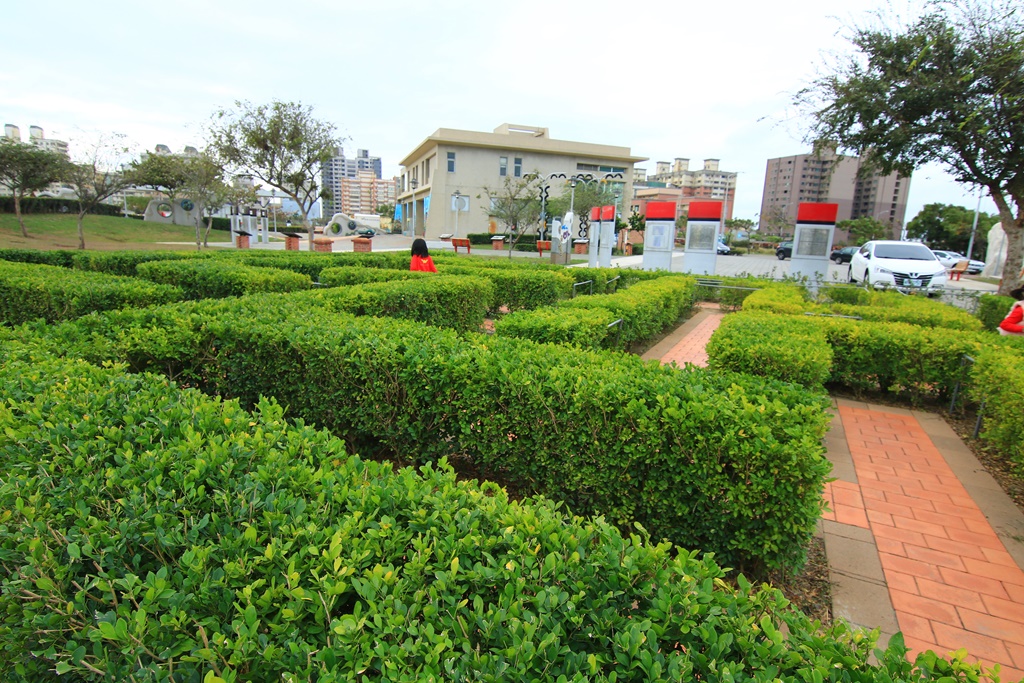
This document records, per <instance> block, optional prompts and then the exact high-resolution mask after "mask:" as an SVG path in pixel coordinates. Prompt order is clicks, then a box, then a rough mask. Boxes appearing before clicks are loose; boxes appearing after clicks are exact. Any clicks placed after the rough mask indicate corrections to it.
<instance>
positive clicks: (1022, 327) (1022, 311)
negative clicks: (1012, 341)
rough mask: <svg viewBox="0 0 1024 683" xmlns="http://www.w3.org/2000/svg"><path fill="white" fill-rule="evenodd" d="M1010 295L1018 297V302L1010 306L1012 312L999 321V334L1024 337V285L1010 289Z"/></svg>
mask: <svg viewBox="0 0 1024 683" xmlns="http://www.w3.org/2000/svg"><path fill="white" fill-rule="evenodd" d="M1010 296H1012V297H1013V298H1014V299H1016V300H1017V301H1016V303H1014V304H1013V306H1010V312H1009V313H1007V314H1006V317H1005V318H1003V322H1001V323H999V334H1005V335H1009V336H1013V337H1024V324H1021V323H1022V322H1024V287H1018V288H1017V289H1012V290H1010Z"/></svg>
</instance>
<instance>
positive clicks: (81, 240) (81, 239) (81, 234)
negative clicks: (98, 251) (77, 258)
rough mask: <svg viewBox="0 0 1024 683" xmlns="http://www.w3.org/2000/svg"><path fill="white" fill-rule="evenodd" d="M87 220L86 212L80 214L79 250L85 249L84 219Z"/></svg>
mask: <svg viewBox="0 0 1024 683" xmlns="http://www.w3.org/2000/svg"><path fill="white" fill-rule="evenodd" d="M83 218H85V211H79V212H78V248H79V249H83V250H84V249H85V230H84V229H83V228H82V219H83Z"/></svg>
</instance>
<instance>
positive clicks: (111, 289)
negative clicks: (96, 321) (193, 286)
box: [0, 261, 183, 325]
mask: <svg viewBox="0 0 1024 683" xmlns="http://www.w3.org/2000/svg"><path fill="white" fill-rule="evenodd" d="M182 296H183V294H182V291H181V290H180V289H178V288H177V287H168V286H166V285H159V284H153V283H151V282H143V281H141V280H137V279H135V278H126V277H118V276H115V275H105V274H103V273H83V272H78V271H73V270H69V269H67V268H61V267H58V266H47V265H40V264H30V263H16V262H13V261H0V322H2V323H4V324H7V325H18V324H21V323H23V322H27V321H29V320H34V319H36V318H42V319H43V320H46V321H47V322H54V321H57V320H69V319H71V318H77V317H78V316H81V315H85V314H86V313H91V312H93V311H108V310H111V309H116V308H124V307H126V306H151V305H154V304H164V303H168V302H171V301H178V300H180V299H181V298H182Z"/></svg>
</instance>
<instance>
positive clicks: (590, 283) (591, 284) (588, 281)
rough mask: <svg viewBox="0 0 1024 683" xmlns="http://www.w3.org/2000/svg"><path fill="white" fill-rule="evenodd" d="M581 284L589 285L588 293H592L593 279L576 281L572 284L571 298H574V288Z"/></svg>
mask: <svg viewBox="0 0 1024 683" xmlns="http://www.w3.org/2000/svg"><path fill="white" fill-rule="evenodd" d="M583 285H590V293H591V294H593V293H594V281H593V280H584V281H583V282H577V283H576V284H574V285H573V286H572V296H573V298H576V288H577V287H582V286H583Z"/></svg>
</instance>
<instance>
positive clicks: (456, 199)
mask: <svg viewBox="0 0 1024 683" xmlns="http://www.w3.org/2000/svg"><path fill="white" fill-rule="evenodd" d="M465 196H466V195H464V194H462V193H461V192H459V191H458V190H455V192H452V206H454V207H455V234H454V235H453V237H458V236H459V211H461V210H462V198H463V197H465Z"/></svg>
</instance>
